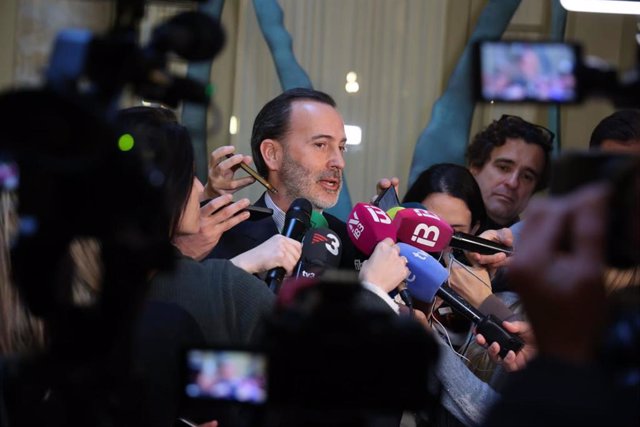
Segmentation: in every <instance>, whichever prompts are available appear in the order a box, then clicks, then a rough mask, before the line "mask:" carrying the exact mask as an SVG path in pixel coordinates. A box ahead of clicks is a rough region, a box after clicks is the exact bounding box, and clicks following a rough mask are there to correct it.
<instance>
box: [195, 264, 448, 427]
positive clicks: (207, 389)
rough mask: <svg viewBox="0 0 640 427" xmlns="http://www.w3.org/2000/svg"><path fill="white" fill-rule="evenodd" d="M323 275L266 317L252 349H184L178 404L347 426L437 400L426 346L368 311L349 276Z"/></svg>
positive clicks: (434, 349) (433, 357)
mask: <svg viewBox="0 0 640 427" xmlns="http://www.w3.org/2000/svg"><path fill="white" fill-rule="evenodd" d="M323 277H324V278H323V279H322V280H321V281H320V282H318V283H317V284H314V285H311V286H306V287H303V288H302V289H301V290H300V291H298V292H297V293H296V296H295V297H294V299H293V302H292V303H291V305H288V306H285V307H280V309H279V310H276V312H275V313H274V314H273V315H272V316H271V317H270V318H269V319H268V320H267V325H268V327H267V331H266V334H265V336H264V339H263V341H262V342H263V344H262V345H261V346H260V347H258V348H256V347H253V348H246V347H243V348H228V347H224V346H223V347H219V348H208V349H202V348H198V349H192V350H189V351H187V353H186V359H185V371H186V382H185V388H184V394H185V396H186V398H187V400H188V403H187V406H190V407H195V408H197V407H200V408H201V409H202V410H203V409H205V408H206V407H209V408H211V405H217V406H218V407H221V406H222V407H228V406H229V405H243V406H244V408H245V409H247V410H250V408H247V405H253V406H254V408H255V410H260V411H265V412H266V414H267V416H264V417H261V418H262V419H265V420H268V419H274V417H275V418H277V419H278V420H280V422H281V424H280V425H335V423H336V422H337V421H340V422H342V424H341V425H351V424H349V422H348V421H347V420H348V419H351V420H354V421H356V420H358V421H360V418H359V417H360V416H362V414H364V413H368V414H369V415H371V414H374V415H375V414H377V415H381V414H388V413H390V412H391V413H393V412H394V411H396V412H398V413H400V412H399V411H400V410H402V409H426V410H428V409H429V408H430V405H432V404H434V403H435V402H436V401H437V399H436V392H435V387H434V385H435V383H436V381H435V377H434V374H435V362H436V361H437V358H438V345H437V344H436V342H435V341H434V339H433V338H432V337H431V336H430V335H429V334H428V333H427V332H426V331H425V330H424V328H423V327H422V326H421V325H419V324H418V323H417V322H415V321H414V320H413V319H410V318H408V317H403V316H400V317H398V316H396V315H394V314H393V313H392V312H390V310H389V309H388V307H386V308H387V310H383V309H382V307H379V306H377V305H376V304H385V303H384V302H382V301H379V298H378V297H377V296H375V295H373V294H371V293H370V292H369V291H366V290H364V289H363V288H362V286H361V285H360V284H359V282H358V281H357V278H356V277H355V274H354V273H353V272H345V271H334V272H327V273H326V274H325V276H323ZM369 298H371V299H369ZM230 385H233V386H230ZM195 412H198V411H197V410H196V411H195ZM191 413H194V412H193V411H192V412H191ZM338 414H339V415H338ZM332 417H335V418H332ZM347 417H353V418H347ZM202 419H203V420H204V419H206V417H203V418H202ZM322 420H323V421H322ZM352 425H365V424H358V423H355V424H352Z"/></svg>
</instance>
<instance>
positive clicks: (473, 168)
mask: <svg viewBox="0 0 640 427" xmlns="http://www.w3.org/2000/svg"><path fill="white" fill-rule="evenodd" d="M468 169H469V172H471V175H473V176H476V175H478V173H480V169H482V168H479V167H478V166H471V165H469V167H468Z"/></svg>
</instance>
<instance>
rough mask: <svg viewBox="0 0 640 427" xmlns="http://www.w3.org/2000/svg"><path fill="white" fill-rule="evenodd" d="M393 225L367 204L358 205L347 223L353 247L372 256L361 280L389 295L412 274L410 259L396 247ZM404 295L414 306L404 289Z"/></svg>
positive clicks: (407, 301)
mask: <svg viewBox="0 0 640 427" xmlns="http://www.w3.org/2000/svg"><path fill="white" fill-rule="evenodd" d="M391 222H392V221H391V218H389V216H388V215H387V214H386V212H384V211H383V210H382V209H380V208H378V207H377V206H372V205H369V204H366V203H358V204H356V206H355V207H354V208H353V210H352V211H351V213H350V214H349V218H348V220H347V232H348V234H349V237H350V238H351V241H352V242H353V244H354V245H355V246H356V248H358V250H359V251H361V252H362V253H364V254H366V255H371V258H369V260H368V261H365V263H364V264H363V266H362V269H361V270H360V272H361V275H360V278H361V280H363V281H364V280H366V281H368V282H370V283H373V284H376V285H377V286H378V287H380V288H381V289H383V290H385V292H387V293H388V292H390V291H391V290H393V289H395V288H396V287H399V286H398V284H399V283H402V282H403V281H404V279H405V278H406V277H407V274H408V270H407V269H406V259H403V258H401V257H400V255H399V253H398V252H397V246H396V245H394V243H395V241H396V239H395V236H396V230H395V227H394V226H393V225H392V224H391ZM389 248H393V249H394V251H395V253H394V252H392V251H391V250H390V249H389ZM374 255H375V256H374ZM363 270H364V272H363ZM363 274H364V275H363ZM400 295H401V297H402V298H403V300H404V301H405V304H407V305H408V306H411V305H412V304H411V300H410V296H409V294H408V293H406V292H403V290H402V289H400Z"/></svg>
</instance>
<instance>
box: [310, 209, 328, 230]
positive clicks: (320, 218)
mask: <svg viewBox="0 0 640 427" xmlns="http://www.w3.org/2000/svg"><path fill="white" fill-rule="evenodd" d="M311 228H329V223H328V222H327V219H326V218H325V217H324V215H322V214H321V213H320V212H318V211H313V212H311Z"/></svg>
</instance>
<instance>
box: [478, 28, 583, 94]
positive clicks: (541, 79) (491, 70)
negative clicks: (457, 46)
mask: <svg viewBox="0 0 640 427" xmlns="http://www.w3.org/2000/svg"><path fill="white" fill-rule="evenodd" d="M475 59H476V62H477V64H476V78H477V81H476V84H477V90H476V93H477V95H478V96H479V98H480V99H481V100H484V101H489V102H490V101H496V102H542V103H547V102H548V103H571V102H577V101H578V100H579V95H580V94H579V85H578V83H579V81H578V76H577V71H578V66H579V64H580V51H579V47H578V46H577V45H574V44H569V43H551V42H521V41H517V42H516V41H483V42H480V43H478V44H477V46H476V58H475Z"/></svg>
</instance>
